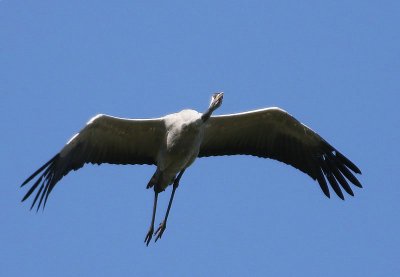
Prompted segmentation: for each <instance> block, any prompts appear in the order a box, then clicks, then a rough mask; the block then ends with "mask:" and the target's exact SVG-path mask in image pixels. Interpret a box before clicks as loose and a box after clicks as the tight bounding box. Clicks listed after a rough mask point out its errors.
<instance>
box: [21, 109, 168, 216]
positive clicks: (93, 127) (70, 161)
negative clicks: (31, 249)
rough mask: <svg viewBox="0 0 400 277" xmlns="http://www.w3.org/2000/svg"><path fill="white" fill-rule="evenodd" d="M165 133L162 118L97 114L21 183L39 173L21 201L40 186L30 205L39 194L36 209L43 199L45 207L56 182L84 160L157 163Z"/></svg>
mask: <svg viewBox="0 0 400 277" xmlns="http://www.w3.org/2000/svg"><path fill="white" fill-rule="evenodd" d="M164 134H165V125H164V120H163V119H162V118H157V119H125V118H117V117H112V116H108V115H97V116H95V117H93V118H92V119H91V120H90V121H89V122H88V123H87V125H86V126H85V127H84V128H83V129H82V130H81V131H80V132H79V133H78V134H76V135H75V136H74V137H72V138H71V139H70V140H69V141H68V143H67V144H66V145H65V146H64V148H63V149H61V151H60V152H59V153H58V154H57V155H55V156H54V157H53V158H52V159H51V160H50V161H48V162H47V163H46V164H44V165H43V166H42V167H41V168H39V169H38V170H37V171H36V172H34V173H33V174H32V175H31V176H30V177H29V178H28V179H26V180H25V181H24V182H23V184H22V185H21V187H22V186H24V185H26V184H27V183H29V182H30V181H31V180H32V179H34V178H35V177H36V176H38V178H37V180H36V181H35V182H34V184H33V185H32V187H31V188H30V189H29V190H28V192H27V193H26V195H25V196H24V198H23V199H22V201H25V200H26V199H27V198H28V197H29V196H30V195H31V194H32V193H33V191H35V190H36V189H37V188H39V190H38V191H37V193H36V196H35V199H34V200H33V203H32V206H31V209H32V208H33V207H34V205H35V203H36V202H37V200H38V199H39V198H40V200H39V204H38V205H37V209H39V208H40V206H41V204H42V203H43V208H44V206H45V205H46V201H47V198H48V196H49V194H50V192H51V191H52V189H53V188H54V186H55V185H56V184H57V182H58V181H60V180H61V178H62V177H64V176H65V175H67V174H68V173H69V172H70V171H71V170H78V169H79V168H81V167H82V166H83V165H84V164H85V163H92V164H101V163H110V164H156V158H157V153H158V150H159V148H160V145H161V140H162V139H163V137H164ZM43 201H44V202H43Z"/></svg>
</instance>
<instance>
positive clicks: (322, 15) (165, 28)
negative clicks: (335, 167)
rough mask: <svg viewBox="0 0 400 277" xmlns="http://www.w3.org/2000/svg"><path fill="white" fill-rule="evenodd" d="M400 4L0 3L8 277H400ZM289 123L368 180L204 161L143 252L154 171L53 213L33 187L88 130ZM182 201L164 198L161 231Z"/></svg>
mask: <svg viewBox="0 0 400 277" xmlns="http://www.w3.org/2000/svg"><path fill="white" fill-rule="evenodd" d="M399 14H400V2H399V1H365V0H363V1H215V0H213V1H74V0H68V1H64V0H61V1H38V0H36V1H18V0H14V1H11V0H2V1H0V116H1V119H2V120H1V125H2V128H1V129H2V135H1V136H0V145H1V156H0V172H1V186H0V210H1V212H0V222H1V236H0V245H1V247H0V275H1V276H246V275H247V276H248V275H252V276H267V275H269V276H399V275H400V263H399V260H400V238H399V234H400V222H399V212H400V204H399V198H400V188H399V177H398V176H399V169H400V168H399V162H398V158H399V149H398V143H399V140H400V131H399V127H400V122H399V121H400V116H399V115H400V113H399V110H398V105H399V102H400V97H399V91H400V78H399V76H400V51H399V49H400V33H399V26H400V17H399ZM215 91H224V92H225V96H224V103H223V105H222V107H221V108H220V109H219V110H218V111H217V114H224V113H233V112H241V111H247V110H251V109H256V108H262V107H268V106H279V107H281V108H283V109H285V110H287V111H289V112H290V113H291V114H293V115H294V116H295V117H297V118H298V119H299V120H300V121H302V122H304V123H305V124H307V125H308V126H310V127H311V128H313V129H314V130H315V131H317V132H318V133H319V134H320V135H322V136H323V137H324V138H325V139H326V140H328V141H329V142H330V143H331V144H333V145H334V146H335V147H336V148H338V149H339V150H340V151H341V152H343V153H344V154H345V155H346V156H348V157H349V158H350V159H351V160H352V161H354V162H355V163H356V164H357V165H358V166H359V167H360V168H361V170H362V172H363V175H362V176H359V180H360V181H361V182H362V184H363V185H364V188H363V189H358V188H356V187H354V192H355V197H351V196H347V198H346V200H345V201H341V200H340V199H339V198H338V197H336V196H333V197H332V199H327V198H326V197H325V196H324V195H323V193H322V191H321V190H320V188H319V186H318V184H317V183H316V182H314V181H313V180H312V179H311V178H309V177H308V176H306V175H305V174H303V173H301V172H300V171H297V170H295V169H294V168H292V167H289V166H287V165H284V164H282V163H279V162H276V161H273V160H264V159H258V158H254V157H245V156H237V157H219V158H204V159H199V160H197V161H196V162H195V163H194V164H193V166H192V167H190V168H189V169H188V170H187V171H186V173H185V175H184V176H183V178H182V180H181V185H180V187H179V189H178V191H177V194H176V198H175V202H174V205H173V207H172V210H171V214H170V218H169V222H168V227H167V230H166V231H165V233H164V236H163V237H162V239H161V240H160V241H158V242H157V243H153V242H152V243H151V244H150V246H149V247H146V246H145V245H144V243H143V240H144V238H145V234H146V232H147V230H148V226H149V223H150V216H151V208H152V198H153V192H152V191H150V190H146V189H145V187H146V184H147V182H148V180H149V179H150V177H151V175H152V173H153V172H154V170H155V167H152V166H112V165H102V166H91V165H87V166H85V167H84V168H83V169H81V170H79V171H77V172H72V173H70V174H69V175H68V176H67V177H65V178H64V179H62V181H61V182H60V183H59V184H58V185H57V187H56V188H55V189H54V191H53V192H52V195H51V196H50V198H49V201H48V203H47V206H46V209H45V211H44V212H39V213H37V214H36V213H35V212H33V211H32V212H31V211H29V203H23V204H21V203H20V200H21V198H22V196H23V195H24V193H25V192H26V189H20V188H19V185H20V184H21V183H22V181H23V180H24V179H25V178H26V177H28V176H29V175H30V174H31V173H33V171H35V170H36V169H37V168H39V167H40V166H41V165H42V164H43V163H44V162H46V161H47V160H48V159H50V158H51V157H52V156H53V155H54V154H55V153H57V152H58V151H59V150H60V149H61V148H62V147H63V145H64V144H65V143H66V141H67V140H68V139H69V138H70V137H71V136H72V135H73V134H74V133H76V132H77V131H79V130H80V128H81V127H83V126H84V124H85V122H86V121H87V120H88V119H89V118H90V117H92V116H94V115H96V114H98V113H107V114H111V115H115V116H122V117H133V118H148V117H159V116H163V115H165V114H168V113H172V112H176V111H180V110H182V109H184V108H192V109H196V110H199V111H204V110H205V109H206V107H207V106H208V103H209V98H210V95H211V94H212V93H213V92H215ZM169 195H170V189H168V190H167V191H166V192H165V193H162V194H161V195H160V199H161V200H160V203H159V204H160V205H159V213H158V217H157V219H156V225H158V223H159V222H160V220H161V216H162V214H163V213H164V210H165V208H166V205H167V200H168V198H169Z"/></svg>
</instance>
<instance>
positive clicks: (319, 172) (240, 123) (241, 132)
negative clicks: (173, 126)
mask: <svg viewBox="0 0 400 277" xmlns="http://www.w3.org/2000/svg"><path fill="white" fill-rule="evenodd" d="M221 155H253V156H258V157H262V158H270V159H275V160H278V161H281V162H284V163H286V164H289V165H291V166H293V167H295V168H297V169H299V170H301V171H303V172H304V173H306V174H308V175H309V176H310V177H311V178H313V179H314V180H317V181H318V183H319V185H320V187H321V189H322V191H323V192H324V193H325V195H326V196H328V197H329V196H330V194H329V189H328V186H327V181H328V182H329V183H330V185H331V186H332V188H333V189H334V191H335V193H336V194H337V195H338V196H339V197H340V198H342V199H344V197H343V193H342V191H341V189H340V186H341V187H342V188H343V189H344V190H345V191H346V192H347V193H349V194H350V195H353V191H352V190H351V188H350V186H349V184H348V182H347V181H346V179H348V180H349V181H350V182H351V183H353V184H354V185H356V186H358V187H361V184H360V182H359V181H358V180H357V179H356V177H354V175H353V173H352V171H353V172H355V173H361V171H360V170H359V169H358V168H357V166H355V165H354V164H353V163H352V162H351V161H350V160H349V159H347V158H346V157H345V156H344V155H342V154H341V153H340V152H339V151H337V150H336V149H335V148H334V147H333V146H331V145H330V144H329V143H328V142H327V141H325V140H324V139H323V138H322V137H321V136H319V135H318V134H317V133H315V132H314V131H313V130H311V129H310V128H308V127H307V126H305V125H304V124H302V123H301V122H299V121H298V120H297V119H295V118H294V117H293V116H291V115H290V114H288V113H287V112H285V111H284V110H281V109H279V108H266V109H260V110H255V111H249V112H244V113H238V114H230V115H220V116H212V117H210V119H209V120H208V121H207V125H206V127H205V131H204V138H203V142H202V144H201V147H200V152H199V157H207V156H221Z"/></svg>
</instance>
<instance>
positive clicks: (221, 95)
mask: <svg viewBox="0 0 400 277" xmlns="http://www.w3.org/2000/svg"><path fill="white" fill-rule="evenodd" d="M223 98H224V93H223V92H217V95H215V102H221V101H222V99H223Z"/></svg>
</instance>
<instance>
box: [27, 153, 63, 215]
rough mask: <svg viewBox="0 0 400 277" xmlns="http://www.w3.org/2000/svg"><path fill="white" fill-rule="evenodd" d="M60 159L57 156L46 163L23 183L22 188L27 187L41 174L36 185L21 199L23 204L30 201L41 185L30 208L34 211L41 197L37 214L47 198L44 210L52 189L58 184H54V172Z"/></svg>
mask: <svg viewBox="0 0 400 277" xmlns="http://www.w3.org/2000/svg"><path fill="white" fill-rule="evenodd" d="M58 157H59V154H57V155H55V156H54V157H53V158H52V159H50V160H49V161H48V162H47V163H45V164H44V165H43V166H41V167H40V168H39V169H38V170H36V171H35V172H34V173H33V174H32V175H31V176H30V177H29V178H28V179H26V180H25V181H24V182H23V183H22V185H21V187H23V186H25V185H26V184H27V183H29V182H30V181H31V180H32V179H34V178H35V177H36V176H38V175H39V174H40V176H39V177H38V179H37V180H36V181H35V183H34V184H33V185H32V187H31V188H30V189H29V190H28V191H27V192H26V194H25V195H24V197H23V198H22V199H21V202H24V201H25V200H26V199H28V198H29V197H30V196H31V194H32V193H33V192H34V191H35V190H36V189H37V188H38V187H39V185H40V184H41V186H40V188H39V190H38V191H37V192H36V196H35V198H34V200H33V201H32V205H31V207H30V210H32V209H33V208H34V207H35V204H36V202H37V200H38V199H39V196H40V201H39V204H38V205H37V209H36V212H37V211H38V210H39V208H40V207H41V204H42V201H43V199H44V198H46V199H45V202H44V205H43V209H44V207H45V203H46V200H47V197H48V195H49V193H50V191H51V189H52V187H53V186H54V185H55V183H56V182H54V181H55V180H53V177H54V172H53V171H54V164H55V162H56V161H57V159H58ZM45 196H46V197H45Z"/></svg>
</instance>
